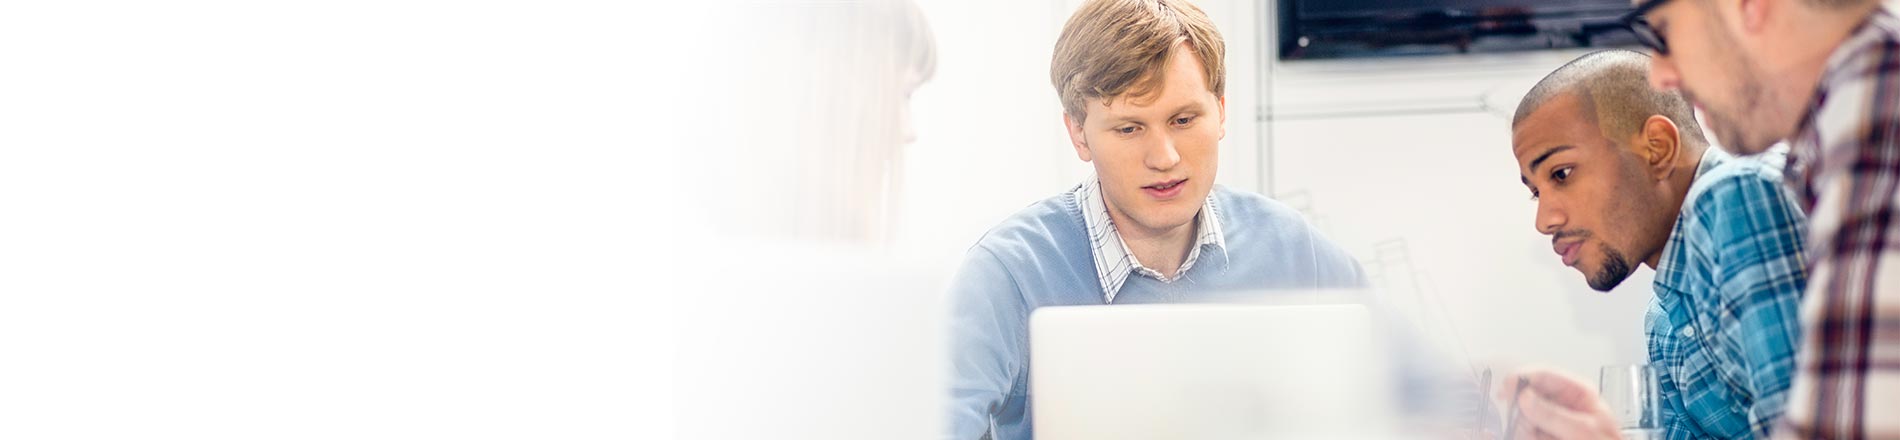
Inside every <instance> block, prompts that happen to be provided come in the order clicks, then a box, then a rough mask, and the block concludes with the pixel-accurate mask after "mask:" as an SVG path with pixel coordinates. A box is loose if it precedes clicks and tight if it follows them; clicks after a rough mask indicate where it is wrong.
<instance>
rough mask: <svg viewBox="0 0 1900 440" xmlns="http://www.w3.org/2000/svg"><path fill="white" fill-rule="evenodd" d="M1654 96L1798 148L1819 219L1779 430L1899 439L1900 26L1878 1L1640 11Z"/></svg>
mask: <svg viewBox="0 0 1900 440" xmlns="http://www.w3.org/2000/svg"><path fill="white" fill-rule="evenodd" d="M1637 5H1638V7H1637V9H1636V10H1635V11H1633V12H1632V13H1631V14H1630V16H1629V18H1628V19H1627V21H1628V22H1629V23H1630V25H1631V28H1632V29H1633V30H1635V32H1636V34H1637V36H1638V37H1639V41H1641V42H1643V43H1644V44H1645V45H1647V46H1649V48H1650V49H1651V50H1652V51H1653V52H1654V55H1655V56H1654V58H1653V61H1652V62H1651V63H1650V73H1649V81H1650V85H1651V86H1653V87H1655V88H1657V89H1661V90H1680V91H1681V92H1682V94H1683V95H1684V96H1685V97H1687V98H1689V100H1690V101H1691V102H1693V103H1695V104H1696V105H1697V107H1699V108H1701V109H1702V114H1703V117H1704V119H1706V120H1707V122H1708V124H1707V125H1708V126H1709V127H1710V128H1711V129H1712V131H1714V133H1715V135H1716V138H1717V139H1718V140H1719V141H1720V144H1721V145H1722V146H1724V148H1727V149H1729V150H1731V151H1733V152H1735V153H1738V154H1754V153H1759V152H1761V151H1763V150H1766V149H1767V148H1768V147H1769V146H1771V145H1774V144H1775V143H1777V142H1782V141H1786V142H1787V143H1788V144H1789V147H1790V152H1789V158H1788V165H1787V167H1786V170H1785V172H1784V173H1783V176H1784V178H1785V179H1786V183H1787V184H1788V186H1789V187H1790V189H1792V190H1793V192H1794V194H1795V196H1796V198H1797V199H1798V200H1799V202H1800V203H1801V204H1802V205H1803V208H1804V209H1806V210H1808V218H1809V219H1810V221H1811V222H1812V223H1810V225H1809V232H1808V234H1809V235H1808V245H1809V259H1808V260H1809V263H1810V264H1811V266H1810V270H1809V276H1810V278H1809V283H1808V289H1809V290H1808V293H1807V295H1806V298H1805V299H1804V300H1803V303H1802V306H1801V327H1802V346H1801V348H1800V349H1799V351H1798V352H1797V356H1796V371H1795V379H1794V384H1793V388H1792V389H1791V391H1790V393H1789V397H1788V399H1789V400H1788V402H1787V407H1788V409H1787V412H1786V413H1785V418H1784V419H1783V420H1782V422H1781V423H1779V424H1778V425H1777V426H1776V428H1775V429H1776V431H1775V434H1777V435H1783V436H1798V437H1803V438H1867V437H1886V438H1900V227H1896V226H1900V18H1896V17H1895V16H1893V15H1891V14H1890V13H1889V12H1888V11H1886V10H1884V9H1883V8H1882V6H1881V4H1880V2H1879V1H1878V0H1638V3H1637Z"/></svg>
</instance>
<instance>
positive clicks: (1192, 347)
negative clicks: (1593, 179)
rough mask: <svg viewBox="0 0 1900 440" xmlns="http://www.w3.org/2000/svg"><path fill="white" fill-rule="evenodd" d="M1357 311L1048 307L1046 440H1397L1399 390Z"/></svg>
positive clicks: (1043, 319) (1037, 360) (1042, 401)
mask: <svg viewBox="0 0 1900 440" xmlns="http://www.w3.org/2000/svg"><path fill="white" fill-rule="evenodd" d="M1381 333H1382V332H1380V331H1377V330H1375V326H1374V322H1373V320H1372V318H1371V316H1370V315H1369V313H1368V312H1367V309H1366V308H1365V307H1364V306H1361V305H1355V304H1317V305H1314V304H1309V305H1216V304H1180V305H1113V306H1076V307H1045V308H1041V309H1038V310H1037V311H1036V312H1035V314H1034V315H1033V316H1031V318H1030V333H1029V334H1030V365H1031V373H1030V394H1031V401H1032V405H1033V407H1032V408H1031V411H1032V413H1031V414H1032V416H1033V417H1034V420H1035V421H1034V424H1035V431H1036V436H1037V437H1038V438H1042V439H1053V440H1065V439H1090V440H1103V439H1144V440H1145V439H1164V438H1166V439H1176V438H1179V439H1247V438H1390V437H1391V436H1392V435H1391V434H1393V432H1392V429H1393V425H1394V423H1393V417H1394V415H1395V414H1396V408H1397V405H1396V401H1395V399H1394V397H1393V396H1394V395H1395V394H1396V393H1395V392H1394V387H1393V384H1394V378H1392V377H1391V371H1392V370H1391V368H1389V365H1388V364H1387V363H1386V362H1387V359H1389V358H1391V356H1388V355H1387V354H1386V351H1387V350H1386V349H1385V347H1384V341H1382V338H1380V337H1379V336H1380V335H1381Z"/></svg>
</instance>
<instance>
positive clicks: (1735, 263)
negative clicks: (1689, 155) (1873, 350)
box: [1710, 178, 1807, 436]
mask: <svg viewBox="0 0 1900 440" xmlns="http://www.w3.org/2000/svg"><path fill="white" fill-rule="evenodd" d="M1771 179H1772V178H1770V179H1754V178H1740V179H1733V180H1732V184H1730V185H1723V186H1721V187H1720V188H1719V189H1717V190H1712V191H1711V192H1712V193H1713V194H1710V195H1711V196H1712V197H1713V198H1716V199H1723V200H1724V203H1720V204H1721V205H1723V206H1729V207H1734V209H1736V211H1735V212H1730V213H1727V215H1716V216H1711V220H1712V221H1711V224H1712V226H1713V228H1712V229H1713V230H1714V232H1713V235H1715V236H1716V238H1717V239H1716V240H1715V242H1716V243H1719V245H1720V248H1719V249H1717V251H1716V255H1717V263H1718V264H1717V266H1718V267H1717V269H1716V271H1717V272H1716V273H1715V274H1714V275H1715V276H1716V280H1717V283H1719V286H1720V287H1719V288H1718V289H1716V298H1715V304H1716V306H1717V307H1716V308H1715V310H1714V312H1715V313H1713V314H1714V315H1716V318H1715V319H1714V320H1715V321H1717V322H1721V323H1722V325H1720V326H1719V327H1718V328H1719V329H1720V335H1719V336H1718V337H1719V338H1721V339H1722V340H1723V345H1727V346H1731V347H1736V348H1738V349H1739V350H1736V353H1735V356H1736V357H1738V358H1739V359H1736V360H1739V361H1740V362H1737V363H1736V364H1737V365H1738V366H1740V367H1741V369H1740V371H1736V372H1735V373H1734V374H1731V375H1728V376H1731V377H1734V378H1735V380H1736V381H1737V382H1740V383H1739V384H1737V385H1738V388H1741V389H1742V390H1744V393H1745V394H1746V395H1747V396H1749V400H1753V402H1752V404H1750V405H1748V414H1747V417H1746V420H1747V423H1748V426H1747V431H1748V432H1752V433H1754V434H1755V435H1757V436H1766V435H1767V434H1768V432H1769V428H1770V427H1771V426H1772V424H1773V422H1774V421H1775V420H1777V419H1778V418H1780V417H1781V415H1782V411H1783V409H1785V408H1786V406H1787V397H1788V396H1787V394H1788V386H1789V383H1790V382H1792V381H1793V379H1794V355H1795V347H1796V345H1797V342H1798V338H1799V337H1800V334H1801V328H1800V324H1799V313H1800V306H1801V295H1802V289H1803V288H1804V287H1806V285H1807V283H1806V281H1807V260H1806V259H1804V258H1803V256H1802V250H1803V249H1805V248H1806V247H1805V246H1803V244H1802V240H1803V237H1802V235H1803V234H1804V233H1806V232H1807V229H1806V228H1804V227H1803V226H1804V225H1805V219H1804V218H1803V216H1802V214H1801V212H1800V208H1798V207H1797V205H1796V204H1795V203H1794V201H1793V200H1792V199H1793V197H1792V196H1791V195H1789V194H1788V192H1787V191H1786V189H1784V188H1782V187H1781V185H1780V183H1779V182H1775V181H1773V180H1771ZM1716 354H1718V355H1719V354H1721V353H1720V351H1719V350H1718V351H1717V352H1716ZM1711 382H1713V381H1711ZM1731 432H1733V431H1731Z"/></svg>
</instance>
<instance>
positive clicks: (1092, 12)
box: [1049, 0, 1227, 123]
mask: <svg viewBox="0 0 1900 440" xmlns="http://www.w3.org/2000/svg"><path fill="white" fill-rule="evenodd" d="M1181 43H1187V45H1186V46H1185V47H1187V48H1189V50H1193V51H1194V55H1197V56H1198V57H1199V58H1200V59H1201V73H1202V75H1204V76H1205V79H1206V80H1207V91H1209V92H1213V93H1214V96H1225V92H1226V89H1227V74H1226V72H1227V70H1226V68H1225V64H1223V62H1224V59H1225V58H1226V54H1227V45H1226V43H1225V42H1223V41H1222V40H1221V36H1220V30H1218V29H1215V28H1214V21H1213V20H1210V19H1208V18H1207V13H1205V12H1201V8H1198V7H1195V6H1194V4H1193V3H1188V2H1187V1H1186V0H1089V1H1088V2H1087V3H1084V4H1083V5H1082V8H1081V9H1078V10H1076V11H1075V15H1073V16H1070V17H1069V23H1068V24H1067V25H1064V26H1063V27H1062V36H1061V37H1060V38H1057V39H1056V51H1055V57H1054V58H1053V59H1052V60H1051V61H1050V63H1049V81H1050V82H1051V83H1052V84H1054V85H1055V87H1056V95H1057V96H1058V97H1060V98H1061V99H1062V109H1063V111H1066V112H1068V114H1069V116H1070V117H1071V118H1074V119H1075V122H1076V123H1081V122H1082V121H1083V120H1084V119H1085V118H1086V117H1087V116H1088V111H1087V110H1088V100H1090V99H1101V100H1103V101H1107V102H1112V101H1114V100H1116V99H1117V98H1121V97H1128V98H1130V99H1136V100H1138V99H1141V98H1143V97H1146V96H1149V94H1151V93H1154V92H1156V91H1159V89H1160V88H1161V81H1162V75H1161V72H1162V70H1163V69H1165V68H1166V67H1167V64H1168V58H1169V57H1170V56H1172V55H1173V54H1174V51H1175V49H1176V48H1179V47H1183V46H1182V45H1181Z"/></svg>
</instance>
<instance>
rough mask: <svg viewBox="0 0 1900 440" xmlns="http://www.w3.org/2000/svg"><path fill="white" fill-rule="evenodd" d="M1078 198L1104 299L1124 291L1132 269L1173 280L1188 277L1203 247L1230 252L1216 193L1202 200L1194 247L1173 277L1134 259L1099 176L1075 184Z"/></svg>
mask: <svg viewBox="0 0 1900 440" xmlns="http://www.w3.org/2000/svg"><path fill="white" fill-rule="evenodd" d="M1075 198H1076V201H1077V205H1078V206H1080V207H1081V208H1082V221H1083V223H1084V224H1086V225H1087V227H1088V232H1089V248H1090V249H1093V251H1094V256H1095V274H1096V276H1097V277H1098V278H1099V281H1101V283H1102V302H1103V303H1108V304H1113V303H1114V302H1115V293H1116V292H1119V291H1121V288H1122V284H1123V283H1125V282H1126V281H1128V275H1129V274H1130V273H1138V274H1141V275H1142V276H1146V277H1149V278H1153V279H1156V280H1159V281H1161V282H1163V283H1172V282H1174V281H1175V280H1179V279H1181V278H1184V277H1186V276H1187V273H1188V270H1189V269H1192V268H1194V263H1195V262H1196V261H1198V260H1200V257H1201V248H1203V247H1209V246H1212V247H1213V248H1214V249H1218V250H1220V251H1221V255H1222V256H1223V257H1225V256H1226V255H1227V236H1226V234H1225V233H1223V232H1222V231H1221V224H1220V218H1219V217H1220V216H1219V215H1218V213H1219V212H1220V208H1219V205H1218V204H1217V203H1216V202H1215V201H1214V200H1215V199H1214V195H1213V194H1208V195H1207V200H1206V201H1205V202H1202V203H1201V212H1200V213H1199V214H1196V215H1195V216H1194V229H1195V231H1196V235H1195V241H1194V247H1192V248H1190V249H1188V256H1187V260H1184V261H1182V262H1181V269H1180V270H1178V271H1175V276H1174V277H1173V278H1169V277H1166V276H1163V275H1162V274H1161V272H1160V271H1157V270H1154V269H1150V268H1147V267H1145V266H1142V265H1141V261H1139V260H1136V259H1135V254H1134V252H1133V251H1130V250H1129V249H1128V244H1127V243H1125V242H1122V238H1121V232H1120V231H1119V230H1118V229H1117V228H1116V227H1115V221H1114V219H1112V218H1110V217H1109V216H1108V203H1107V201H1105V200H1104V199H1103V198H1102V181H1101V180H1100V179H1098V178H1095V177H1090V178H1089V179H1088V181H1087V182H1083V183H1082V185H1081V186H1078V187H1076V189H1075Z"/></svg>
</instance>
